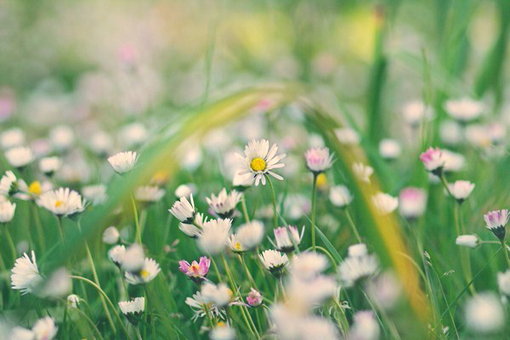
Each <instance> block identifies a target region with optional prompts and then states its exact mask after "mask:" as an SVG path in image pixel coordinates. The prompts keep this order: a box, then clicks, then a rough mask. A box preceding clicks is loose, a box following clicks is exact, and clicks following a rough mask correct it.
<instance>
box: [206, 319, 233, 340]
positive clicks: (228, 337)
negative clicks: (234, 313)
mask: <svg viewBox="0 0 510 340" xmlns="http://www.w3.org/2000/svg"><path fill="white" fill-rule="evenodd" d="M209 337H210V338H211V340H233V339H235V338H236V332H235V331H234V329H233V328H232V327H230V326H229V325H227V324H226V323H220V324H217V325H216V327H215V328H213V329H212V330H211V333H210V334H209Z"/></svg>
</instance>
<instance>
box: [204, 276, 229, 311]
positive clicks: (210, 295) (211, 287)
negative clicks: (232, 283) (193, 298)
mask: <svg viewBox="0 0 510 340" xmlns="http://www.w3.org/2000/svg"><path fill="white" fill-rule="evenodd" d="M200 292H201V293H202V299H203V300H204V302H206V303H208V302H212V303H214V304H215V305H216V306H218V308H222V307H225V306H227V305H228V304H229V303H230V302H231V301H232V291H231V290H230V288H228V287H227V285H226V284H224V283H220V284H218V285H215V284H212V283H210V282H204V284H202V288H201V290H200Z"/></svg>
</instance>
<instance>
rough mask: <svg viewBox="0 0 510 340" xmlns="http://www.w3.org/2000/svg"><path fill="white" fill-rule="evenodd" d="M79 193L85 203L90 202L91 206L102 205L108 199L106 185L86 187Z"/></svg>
mask: <svg viewBox="0 0 510 340" xmlns="http://www.w3.org/2000/svg"><path fill="white" fill-rule="evenodd" d="M81 192H82V194H83V197H85V198H86V199H87V201H90V202H92V204H93V205H100V204H103V203H105V202H106V200H107V199H108V195H107V193H106V185H104V184H96V185H87V186H85V187H83V188H82V189H81Z"/></svg>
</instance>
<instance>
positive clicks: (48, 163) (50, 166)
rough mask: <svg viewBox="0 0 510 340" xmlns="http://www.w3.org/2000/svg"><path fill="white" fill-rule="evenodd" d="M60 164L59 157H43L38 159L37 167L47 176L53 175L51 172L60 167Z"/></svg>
mask: <svg viewBox="0 0 510 340" xmlns="http://www.w3.org/2000/svg"><path fill="white" fill-rule="evenodd" d="M61 165H62V161H61V160H60V158H59V157H56V156H55V157H45V158H42V159H41V160H40V161H39V169H40V170H41V172H42V173H43V174H45V175H46V176H48V177H51V176H53V174H54V173H55V172H56V171H57V170H58V169H59V168H60V166H61Z"/></svg>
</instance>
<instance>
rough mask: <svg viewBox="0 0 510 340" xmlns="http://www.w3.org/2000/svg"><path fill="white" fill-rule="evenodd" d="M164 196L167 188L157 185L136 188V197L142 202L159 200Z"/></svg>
mask: <svg viewBox="0 0 510 340" xmlns="http://www.w3.org/2000/svg"><path fill="white" fill-rule="evenodd" d="M163 196H165V190H163V189H161V188H159V187H157V186H155V185H144V186H141V187H138V188H136V189H135V199H136V200H137V201H140V202H145V203H151V202H157V201H159V200H161V198H163Z"/></svg>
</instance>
